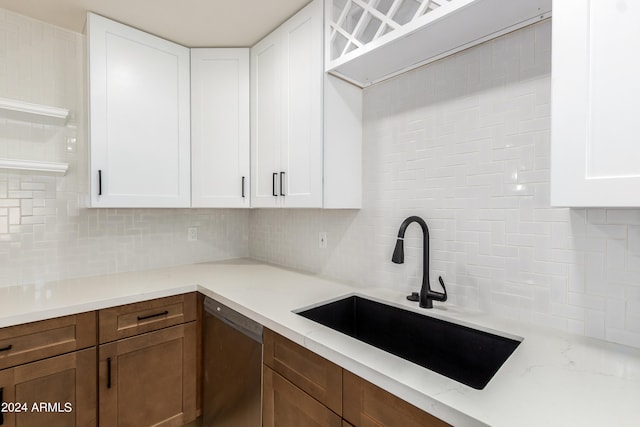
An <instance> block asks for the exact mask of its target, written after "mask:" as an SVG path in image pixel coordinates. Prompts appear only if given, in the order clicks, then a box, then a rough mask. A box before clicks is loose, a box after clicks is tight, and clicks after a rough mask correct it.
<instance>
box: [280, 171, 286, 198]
mask: <svg viewBox="0 0 640 427" xmlns="http://www.w3.org/2000/svg"><path fill="white" fill-rule="evenodd" d="M283 183H284V172H280V195H281V196H284V195H285V194H284V191H283V190H282V186H283V185H284V184H283Z"/></svg>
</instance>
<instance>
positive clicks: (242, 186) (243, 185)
mask: <svg viewBox="0 0 640 427" xmlns="http://www.w3.org/2000/svg"><path fill="white" fill-rule="evenodd" d="M242 198H243V199H244V176H243V177H242Z"/></svg>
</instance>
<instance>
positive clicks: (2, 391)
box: [0, 387, 4, 426]
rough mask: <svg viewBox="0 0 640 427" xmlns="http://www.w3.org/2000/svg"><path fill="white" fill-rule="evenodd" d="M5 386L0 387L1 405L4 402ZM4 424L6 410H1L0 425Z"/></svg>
mask: <svg viewBox="0 0 640 427" xmlns="http://www.w3.org/2000/svg"><path fill="white" fill-rule="evenodd" d="M3 394H4V388H2V387H0V406H2V404H3V403H4V396H3ZM3 424H4V412H2V410H0V426H1V425H3Z"/></svg>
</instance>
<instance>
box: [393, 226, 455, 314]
mask: <svg viewBox="0 0 640 427" xmlns="http://www.w3.org/2000/svg"><path fill="white" fill-rule="evenodd" d="M412 222H417V223H418V224H419V225H420V227H421V228H422V240H423V243H424V247H423V249H422V287H421V288H420V294H419V295H418V293H417V292H414V293H412V294H411V295H409V296H408V297H407V299H408V300H410V301H420V307H422V308H433V301H434V300H435V301H442V302H444V301H446V300H447V289H446V288H445V287H444V281H443V280H442V276H440V277H439V278H438V280H439V281H440V286H442V290H443V291H444V292H443V293H442V292H436V291H432V290H431V285H430V284H429V227H427V223H426V222H424V220H423V219H422V218H420V217H419V216H410V217H409V218H407V219H405V220H404V221H402V224H400V230H399V231H398V240H397V241H396V248H395V249H394V251H393V256H392V257H391V261H392V262H394V263H396V264H402V263H404V232H405V231H406V230H407V227H408V226H409V225H410V224H411V223H412Z"/></svg>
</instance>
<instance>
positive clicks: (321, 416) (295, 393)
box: [262, 365, 342, 427]
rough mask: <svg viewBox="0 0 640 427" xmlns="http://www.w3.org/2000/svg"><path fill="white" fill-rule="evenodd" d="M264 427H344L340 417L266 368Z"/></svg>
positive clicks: (264, 380) (264, 376)
mask: <svg viewBox="0 0 640 427" xmlns="http://www.w3.org/2000/svg"><path fill="white" fill-rule="evenodd" d="M263 374H264V375H263V388H264V391H263V399H264V402H263V410H262V411H263V415H262V425H263V427H275V426H278V427H299V426H317V427H341V426H342V420H341V418H340V417H339V416H338V415H336V414H335V413H333V412H332V411H330V410H329V409H328V408H327V407H325V406H323V405H322V404H320V402H318V401H317V400H315V399H313V398H312V397H311V396H309V395H308V394H306V393H305V392H303V391H302V390H300V389H299V388H298V387H296V386H295V385H293V384H292V383H291V382H289V381H287V380H286V379H285V378H283V377H282V376H280V375H279V374H277V373H276V372H274V371H272V370H271V368H269V367H268V366H266V365H264V372H263Z"/></svg>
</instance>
